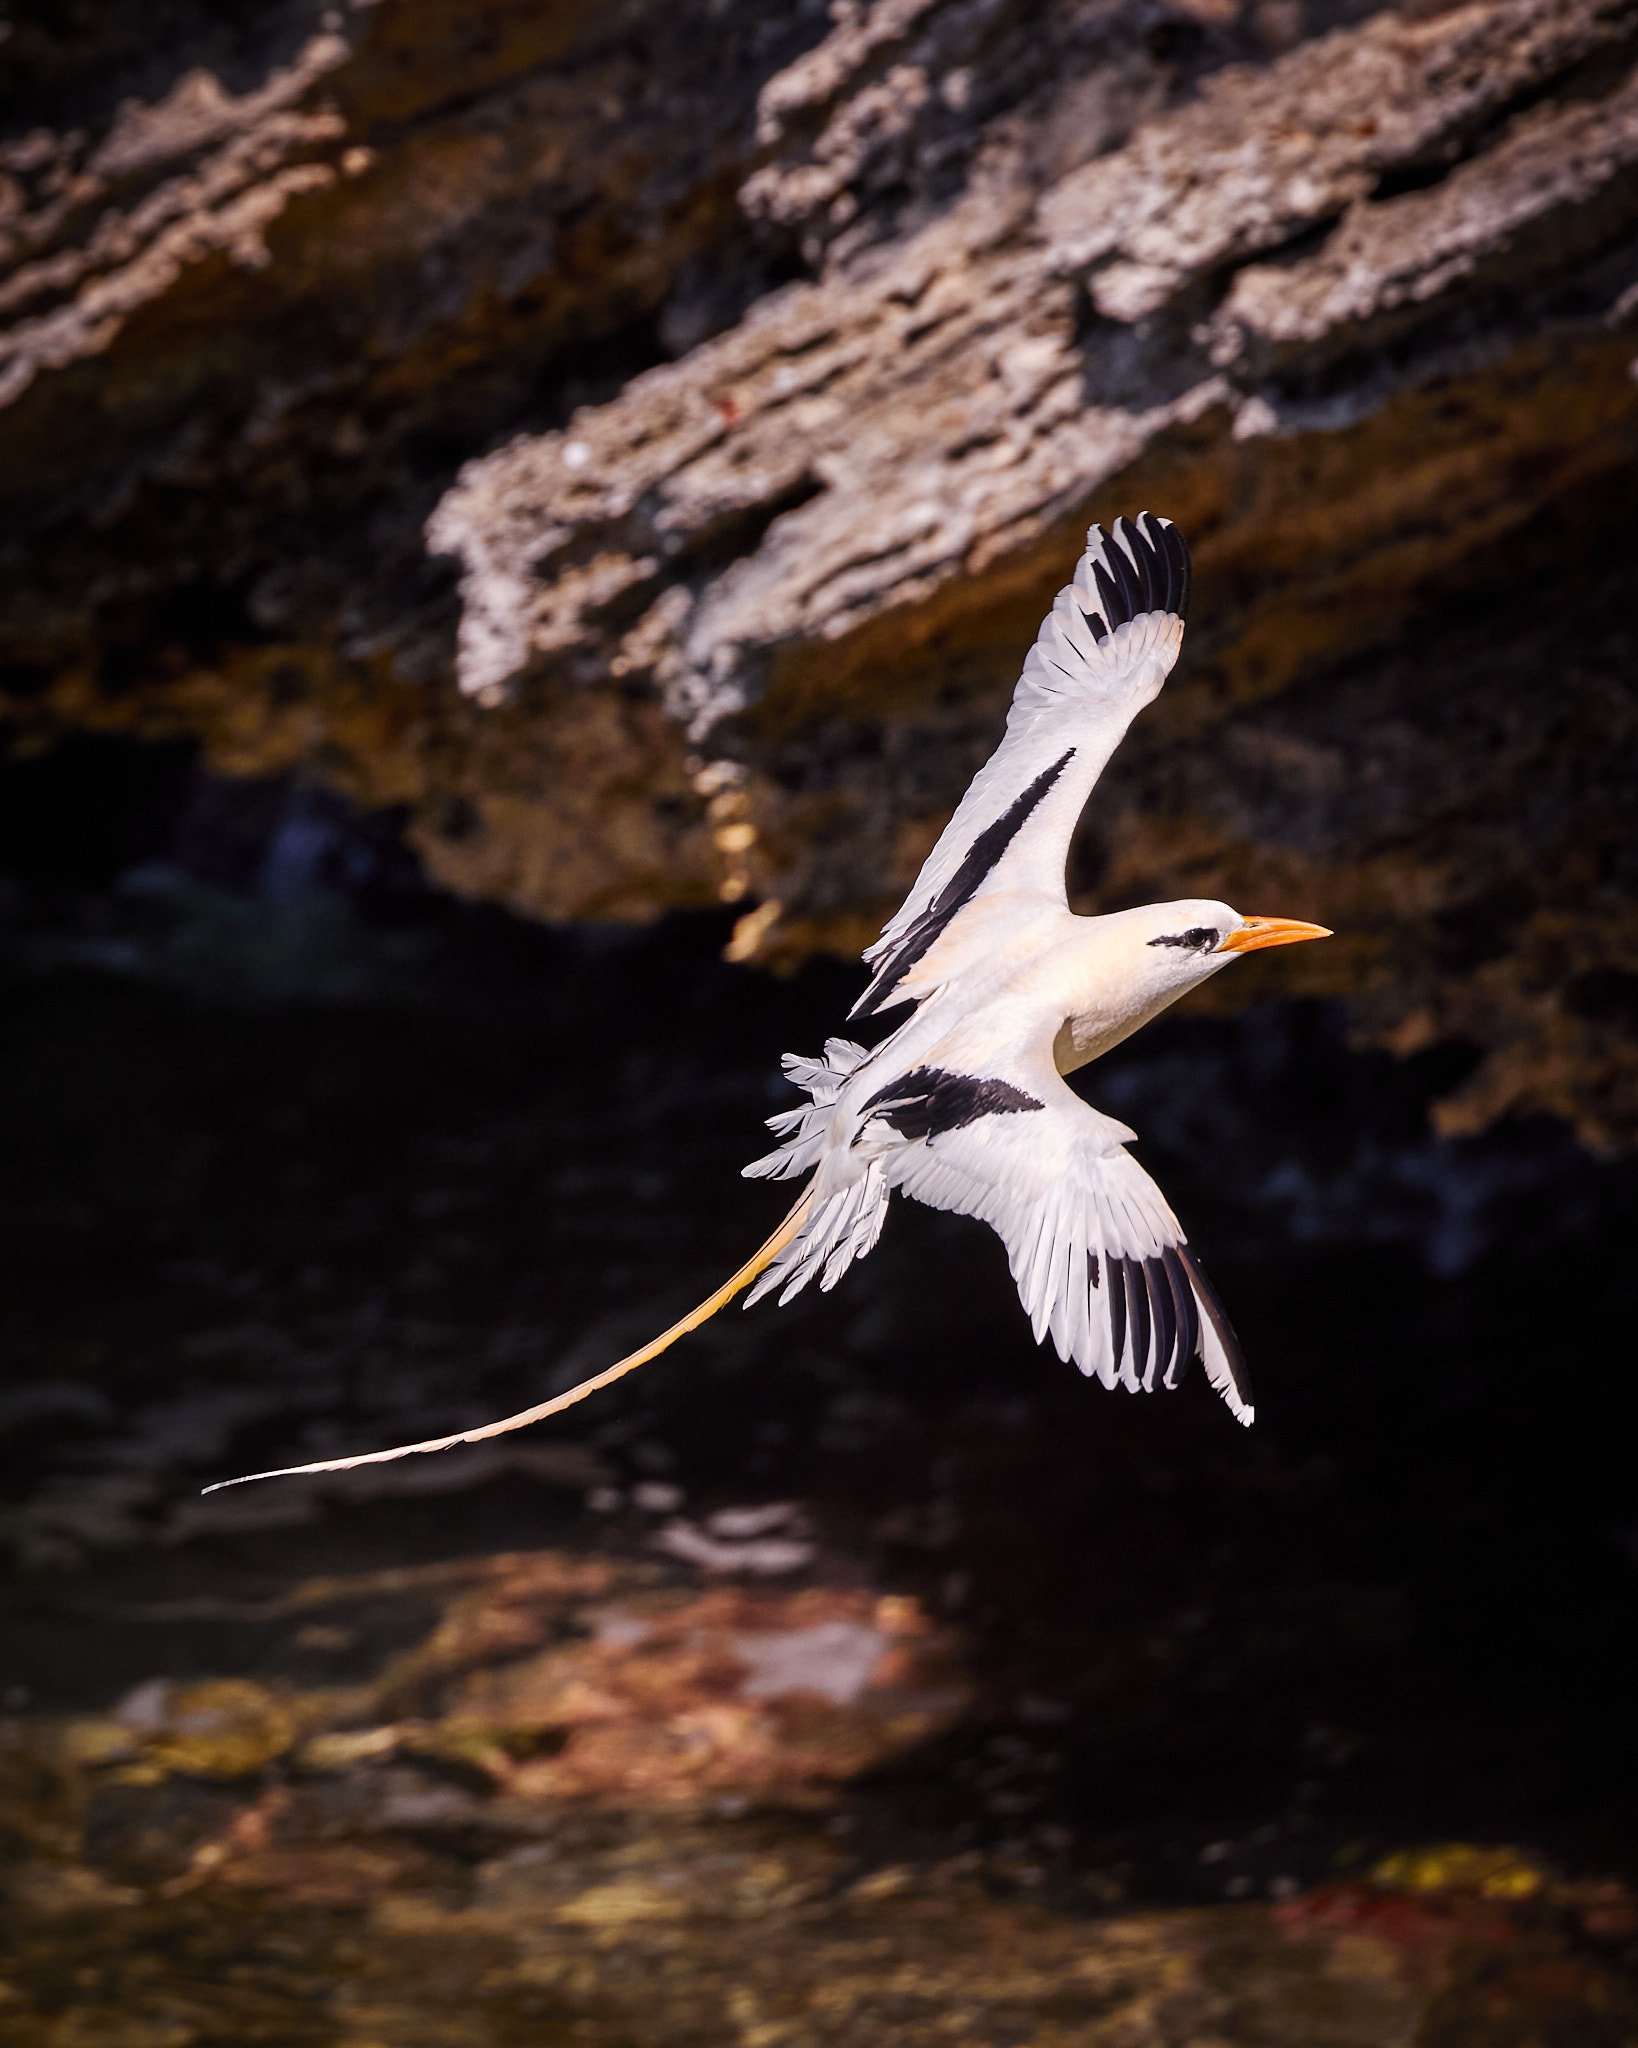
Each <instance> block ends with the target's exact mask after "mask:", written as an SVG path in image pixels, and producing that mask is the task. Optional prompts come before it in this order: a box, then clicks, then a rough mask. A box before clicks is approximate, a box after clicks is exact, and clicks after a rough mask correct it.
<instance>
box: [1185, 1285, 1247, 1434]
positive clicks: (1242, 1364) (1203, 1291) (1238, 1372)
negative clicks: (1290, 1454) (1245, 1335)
mask: <svg viewBox="0 0 1638 2048" xmlns="http://www.w3.org/2000/svg"><path fill="white" fill-rule="evenodd" d="M1177 1256H1178V1258H1179V1259H1180V1260H1181V1261H1182V1264H1183V1269H1184V1271H1185V1272H1186V1273H1187V1274H1188V1276H1189V1280H1190V1283H1191V1285H1192V1286H1193V1288H1194V1293H1195V1298H1196V1299H1197V1300H1198V1302H1199V1304H1200V1306H1201V1308H1202V1309H1203V1310H1204V1311H1205V1316H1206V1320H1207V1322H1209V1323H1210V1324H1211V1326H1212V1329H1213V1330H1214V1331H1215V1332H1216V1334H1217V1341H1218V1343H1219V1344H1221V1345H1222V1347H1223V1356H1224V1358H1225V1359H1226V1360H1227V1361H1228V1374H1229V1378H1230V1379H1231V1380H1232V1381H1233V1382H1234V1391H1235V1392H1236V1393H1237V1394H1238V1395H1239V1397H1240V1399H1241V1400H1242V1401H1243V1402H1244V1403H1245V1404H1246V1406H1247V1407H1248V1408H1249V1407H1250V1406H1251V1382H1250V1380H1249V1379H1248V1378H1247V1376H1246V1361H1245V1356H1244V1354H1243V1353H1242V1351H1241V1349H1240V1340H1239V1338H1238V1337H1236V1336H1235V1334H1234V1325H1233V1324H1232V1323H1231V1322H1230V1321H1229V1319H1228V1317H1227V1316H1226V1315H1225V1314H1224V1313H1223V1304H1222V1303H1221V1302H1220V1301H1219V1300H1218V1299H1217V1290H1216V1289H1215V1288H1214V1287H1213V1286H1212V1284H1211V1282H1210V1281H1209V1280H1208V1279H1207V1278H1206V1276H1205V1274H1204V1273H1203V1272H1202V1271H1201V1270H1200V1265H1199V1261H1198V1260H1197V1259H1196V1258H1195V1257H1194V1254H1193V1253H1192V1252H1191V1251H1190V1250H1189V1248H1188V1246H1187V1245H1183V1244H1180V1245H1179V1246H1178V1247H1177Z"/></svg>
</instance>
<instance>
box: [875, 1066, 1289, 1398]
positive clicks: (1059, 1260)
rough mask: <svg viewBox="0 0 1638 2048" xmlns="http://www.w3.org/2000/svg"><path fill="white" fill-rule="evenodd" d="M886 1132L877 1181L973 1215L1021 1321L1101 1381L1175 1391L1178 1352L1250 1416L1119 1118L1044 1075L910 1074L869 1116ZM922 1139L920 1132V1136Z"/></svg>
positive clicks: (1201, 1294)
mask: <svg viewBox="0 0 1638 2048" xmlns="http://www.w3.org/2000/svg"><path fill="white" fill-rule="evenodd" d="M878 1115H879V1117H880V1119H881V1121H882V1122H885V1123H886V1124H887V1125H888V1126H889V1127H890V1129H892V1130H893V1131H894V1132H895V1133H896V1134H897V1135H898V1136H899V1138H900V1139H904V1140H908V1142H902V1143H899V1144H896V1145H895V1144H889V1145H887V1146H886V1147H885V1148H884V1151H883V1154H882V1161H881V1163H882V1167H883V1171H884V1173H885V1175H886V1178H887V1180H888V1181H889V1183H890V1184H891V1185H892V1186H894V1187H898V1188H902V1189H903V1191H904V1192H905V1193H906V1194H907V1195H914V1196H915V1198H916V1200H917V1201H918V1202H926V1203H927V1204H928V1206H929V1207H931V1208H934V1209H953V1210H955V1211H956V1212H957V1213H958V1214H960V1215H963V1216H976V1217H978V1218H979V1219H980V1220H981V1221H982V1222H985V1223H988V1224H989V1225H990V1227H991V1228H992V1229H993V1230H994V1231H995V1232H996V1234H997V1235H998V1236H999V1237H1000V1239H1001V1241H1002V1243H1003V1244H1004V1245H1005V1246H1006V1248H1007V1258H1008V1260H1009V1262H1010V1264H1011V1267H1012V1277H1013V1279H1014V1280H1015V1281H1016V1282H1017V1285H1018V1292H1019V1295H1020V1297H1021V1299H1022V1301H1023V1304H1024V1307H1025V1309H1026V1310H1027V1311H1028V1314H1029V1318H1030V1322H1031V1323H1032V1324H1033V1326H1034V1329H1035V1340H1036V1342H1037V1343H1040V1342H1041V1340H1042V1339H1043V1338H1044V1337H1045V1336H1047V1335H1048V1334H1050V1335H1051V1338H1052V1341H1053V1343H1054V1345H1056V1347H1057V1350H1058V1355H1059V1356H1060V1357H1061V1358H1064V1359H1073V1361H1074V1362H1075V1364H1076V1365H1078V1366H1079V1367H1080V1369H1081V1371H1082V1372H1084V1373H1088V1374H1095V1375H1096V1376H1097V1378H1098V1379H1100V1380H1101V1381H1102V1382H1103V1384H1104V1385H1105V1386H1106V1387H1115V1386H1121V1387H1126V1388H1129V1389H1130V1390H1132V1391H1133V1392H1136V1391H1138V1390H1139V1389H1142V1390H1144V1391H1147V1390H1149V1389H1151V1388H1153V1387H1154V1385H1155V1384H1156V1381H1157V1380H1158V1381H1159V1382H1160V1383H1161V1384H1162V1385H1164V1386H1168V1387H1171V1386H1175V1385H1176V1384H1177V1380H1178V1376H1179V1375H1180V1374H1181V1372H1182V1371H1183V1369H1184V1367H1185V1366H1186V1365H1187V1364H1188V1362H1189V1360H1190V1359H1191V1358H1198V1359H1199V1360H1200V1362H1201V1364H1202V1365H1203V1366H1204V1368H1205V1372H1206V1377H1207V1379H1208V1380H1210V1382H1211V1384H1212V1385H1213V1386H1214V1387H1215V1388H1216V1389H1217V1391H1218V1392H1219V1393H1220V1394H1221V1395H1222V1397H1223V1399H1224V1400H1225V1401H1226V1402H1227V1403H1228V1405H1229V1407H1230V1409H1231V1410H1232V1411H1233V1412H1234V1414H1235V1415H1236V1416H1238V1417H1239V1419H1240V1421H1242V1422H1245V1423H1249V1422H1250V1421H1251V1420H1252V1414H1253V1410H1252V1406H1251V1395H1250V1391H1249V1389H1248V1386H1247V1383H1246V1376H1245V1362H1244V1360H1243V1359H1242V1357H1241V1355H1240V1347H1239V1344H1238V1343H1237V1342H1236V1340H1235V1336H1234V1332H1233V1330H1232V1329H1231V1328H1230V1326H1229V1321H1228V1318H1227V1317H1226V1316H1225V1315H1224V1313H1223V1311H1222V1308H1221V1306H1220V1305H1219V1303H1218V1300H1217V1296H1216V1294H1215V1293H1214V1292H1213V1290H1212V1287H1211V1283H1210V1282H1209V1281H1208V1280H1207V1278H1206V1276H1205V1274H1204V1273H1202V1272H1201V1270H1200V1267H1199V1265H1198V1264H1197V1263H1196V1261H1195V1258H1194V1255H1193V1254H1192V1253H1191V1252H1190V1250H1189V1248H1188V1243H1187V1240H1186V1239H1185V1238H1184V1235H1183V1232H1182V1230H1181V1229H1180V1228H1179V1226H1178V1221H1177V1218H1176V1217H1175V1216H1174V1215H1173V1214H1172V1212H1171V1210H1170V1209H1169V1208H1168V1207H1167V1204H1166V1198H1165V1196H1164V1195H1162V1194H1161V1192H1160V1190H1159V1188H1157V1187H1156V1186H1155V1184H1154V1182H1153V1181H1152V1180H1151V1179H1150V1178H1149V1176H1148V1174H1147V1173H1145V1172H1144V1170H1143V1168H1142V1167H1141V1166H1139V1164H1138V1163H1137V1161H1136V1160H1135V1159H1134V1158H1133V1157H1132V1156H1131V1154H1130V1153H1129V1152H1127V1150H1126V1149H1125V1148H1126V1145H1127V1143H1128V1142H1130V1141H1131V1139H1132V1138H1133V1136H1134V1133H1133V1132H1131V1131H1129V1130H1128V1129H1127V1128H1126V1126H1125V1125H1124V1124H1119V1123H1116V1122H1115V1120H1114V1119H1113V1118H1112V1117H1106V1116H1101V1115H1100V1114H1099V1113H1098V1111H1097V1110H1095V1109H1090V1108H1088V1107H1087V1105H1086V1104H1085V1103H1084V1102H1082V1101H1081V1099H1080V1098H1079V1096H1077V1095H1076V1094H1075V1093H1074V1092H1073V1090H1072V1089H1070V1088H1068V1087H1066V1086H1065V1084H1064V1082H1063V1081H1062V1080H1061V1079H1060V1078H1059V1076H1058V1075H1057V1074H1056V1073H1055V1072H1050V1071H1048V1072H1041V1073H1037V1072H1035V1071H1034V1070H1033V1068H1032V1070H1031V1071H1030V1072H1028V1073H1023V1072H1019V1073H1016V1074H1008V1075H989V1076H984V1077H982V1078H980V1077H978V1076H962V1075H955V1074H949V1073H943V1072H937V1073H935V1072H933V1071H931V1070H929V1069H921V1070H918V1072H917V1073H916V1074H913V1075H910V1076H907V1077H906V1078H905V1080H904V1081H902V1082H900V1083H899V1084H897V1086H896V1087H895V1089H894V1090H893V1091H892V1095H891V1097H890V1099H889V1100H888V1101H887V1102H886V1103H885V1104H884V1106H883V1108H882V1109H881V1110H880V1111H879V1112H878ZM921 1133H925V1135H919V1134H921Z"/></svg>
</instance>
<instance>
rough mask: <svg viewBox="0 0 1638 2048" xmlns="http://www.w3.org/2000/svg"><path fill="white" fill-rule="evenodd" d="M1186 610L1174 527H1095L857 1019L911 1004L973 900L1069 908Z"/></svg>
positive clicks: (880, 953)
mask: <svg viewBox="0 0 1638 2048" xmlns="http://www.w3.org/2000/svg"><path fill="white" fill-rule="evenodd" d="M1188 602H1189V551H1188V549H1187V548H1186V547H1185V546H1184V544H1183V537H1182V535H1181V534H1180V533H1179V532H1178V531H1177V528H1176V527H1175V526H1173V525H1172V523H1171V521H1170V520H1167V519H1160V518H1157V517H1156V516H1155V515H1154V514H1153V513H1149V512H1141V513H1139V515H1138V517H1137V518H1136V519H1135V520H1132V519H1117V520H1116V521H1115V522H1114V524H1113V526H1112V527H1111V528H1110V531H1109V534H1108V535H1107V536H1106V535H1105V534H1104V532H1103V529H1102V528H1101V527H1098V526H1094V527H1093V528H1092V530H1091V531H1090V532H1089V533H1088V535H1087V537H1086V552H1085V554H1083V555H1082V556H1081V559H1080V561H1079V562H1078V563H1077V564H1076V566H1075V575H1074V579H1073V580H1072V581H1071V582H1070V583H1068V584H1066V585H1065V587H1064V588H1063V589H1062V590H1060V591H1059V593H1058V596H1057V599H1056V600H1055V602H1054V604H1053V607H1052V610H1051V611H1050V612H1049V613H1048V614H1047V617H1046V619H1045V621H1044V622H1043V624H1042V626H1041V631H1040V633H1039V635H1038V636H1037V638H1036V642H1035V645H1034V646H1033V647H1032V648H1031V649H1030V651H1029V656H1028V659H1027V660H1026V661H1025V663H1024V672H1023V674H1022V675H1021V676H1020V677H1019V679H1018V688H1017V689H1016V691H1015V692H1014V693H1013V700H1012V709H1011V711H1010V712H1009V713H1008V714H1007V730H1006V734H1005V737H1004V738H1003V739H1002V741H1001V744H1000V746H999V747H997V748H996V750H995V752H994V753H993V754H992V755H991V756H990V758H989V760H988V761H987V762H986V763H985V764H984V766H983V767H982V768H981V769H980V770H979V772H978V774H977V776H976V777H975V778H974V780H973V784H972V787H971V788H970V789H969V790H968V791H967V794H966V795H965V796H964V797H963V798H962V800H961V803H960V805H959V807H958V808H957V810H956V814H955V816H954V817H953V818H952V819H951V820H950V822H949V824H948V825H946V826H945V828H944V831H943V833H942V835H941V836H940V838H939V842H938V844H937V845H936V846H935V847H934V848H933V850H932V852H931V853H930V854H929V855H928V856H927V859H926V861H925V862H924V863H923V865H922V870H921V873H920V874H919V875H918V876H917V877H916V883H915V887H914V888H913V889H912V890H911V891H910V894H909V895H908V896H907V897H906V898H905V899H904V903H903V906H902V907H901V908H900V910H899V911H898V914H897V915H896V916H895V917H894V918H893V919H892V920H891V921H890V922H889V923H888V925H887V926H886V928H885V929H884V931H883V932H882V935H881V937H880V938H879V939H878V940H877V941H876V943H875V944H874V945H873V946H872V947H871V948H870V949H869V951H868V952H867V953H866V954H865V956H864V957H865V959H866V961H867V962H868V963H869V965H870V966H871V967H873V968H874V970H875V972H874V974H873V975H872V977H871V982H870V986H869V987H868V988H867V989H866V990H865V992H864V994H863V995H862V996H861V997H860V998H859V1000H858V1002H857V1003H855V1004H854V1006H853V1015H854V1016H855V1017H868V1016H871V1015H873V1014H874V1013H875V1012H876V1011H878V1010H882V1009H889V1008H891V1007H892V1005H893V1004H895V1003H901V1002H905V1001H907V1000H909V991H907V990H905V989H903V988H901V986H900V984H901V983H902V982H903V980H904V977H905V975H906V974H907V973H908V972H909V971H910V969H911V968H912V967H914V966H915V964H916V962H917V961H918V960H920V959H921V957H922V955H923V954H924V953H926V952H927V950H928V949H929V947H931V946H932V945H933V944H934V943H935V941H936V940H937V939H938V938H939V936H940V935H941V934H942V933H943V931H944V930H945V928H946V927H947V926H948V925H949V923H950V921H951V919H952V918H953V917H955V915H956V913H957V912H958V911H959V910H960V909H961V908H962V906H963V905H964V904H967V903H970V902H972V900H973V899H974V898H975V897H977V896H981V895H984V894H986V893H987V892H989V891H991V890H994V889H1001V888H1007V889H1034V890H1040V891H1043V892H1053V893H1055V894H1056V896H1057V899H1058V901H1059V902H1060V903H1062V902H1064V901H1065V900H1066V898H1065V890H1064V867H1065V863H1066V861H1067V859H1068V857H1069V841H1070V837H1071V835H1072V834H1073V832H1074V830H1075V823H1076V820H1077V819H1078V818H1079V817H1080V814H1081V811H1082V808H1083V807H1084V805H1085V803H1086V799H1087V797H1088V796H1089V795H1090V794H1091V790H1092V785H1093V784H1094V783H1095V782H1096V781H1097V779H1098V777H1099V776H1100V775H1101V774H1102V773H1103V769H1104V764H1105V762H1107V761H1108V759H1109V756H1110V755H1111V754H1112V753H1113V752H1114V751H1115V749H1116V747H1118V746H1119V745H1120V743H1121V740H1122V739H1123V738H1124V737H1125V734H1126V728H1127V727H1128V726H1129V725H1130V724H1131V722H1132V720H1133V719H1134V718H1135V717H1136V716H1137V714H1138V713H1139V712H1140V711H1141V710H1142V709H1143V707H1144V705H1145V704H1148V703H1150V702H1151V701H1152V700H1153V699H1154V697H1155V696H1156V695H1157V694H1158V692H1159V689H1160V686H1161V684H1162V683H1163V682H1164V681H1165V680H1166V677H1167V675H1168V674H1169V673H1170V671H1171V668H1172V664H1173V663H1174V662H1175V661H1176V660H1177V653H1178V649H1179V647H1180V646H1181V645H1182V641H1183V619H1184V615H1185V613H1186V611H1187V609H1188Z"/></svg>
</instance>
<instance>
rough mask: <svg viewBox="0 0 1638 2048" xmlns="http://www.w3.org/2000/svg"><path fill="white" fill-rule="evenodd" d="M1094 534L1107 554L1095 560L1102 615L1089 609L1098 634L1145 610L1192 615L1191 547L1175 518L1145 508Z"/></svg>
mask: <svg viewBox="0 0 1638 2048" xmlns="http://www.w3.org/2000/svg"><path fill="white" fill-rule="evenodd" d="M1092 533H1093V535H1094V536H1100V535H1101V538H1102V540H1103V548H1102V557H1103V558H1102V559H1101V560H1096V561H1094V562H1093V564H1092V581H1093V584H1094V586H1095V587H1096V589H1097V593H1098V603H1099V605H1100V606H1101V608H1102V617H1101V618H1099V617H1098V616H1097V614H1095V613H1085V617H1086V622H1087V625H1088V626H1089V627H1090V628H1091V631H1092V633H1093V636H1094V638H1096V639H1098V640H1102V639H1104V638H1105V637H1106V636H1107V635H1108V634H1109V633H1110V632H1112V631H1113V630H1114V629H1115V628H1116V627H1117V626H1124V625H1127V624H1128V623H1129V622H1130V621H1131V620H1133V619H1135V618H1139V617H1141V616H1142V614H1143V613H1145V612H1171V613H1172V614H1173V615H1174V616H1175V617H1177V618H1180V619H1181V618H1186V617H1187V616H1188V609H1189V550H1188V548H1187V546H1186V545H1185V543H1184V540H1183V536H1182V535H1181V534H1180V533H1179V532H1178V530H1177V528H1176V527H1175V526H1173V525H1172V523H1171V522H1170V520H1166V519H1160V518H1157V517H1156V515H1155V514H1154V513H1153V512H1140V513H1139V514H1138V516H1137V518H1136V519H1128V518H1126V517H1125V516H1124V515H1122V516H1121V517H1120V518H1118V519H1114V520H1111V521H1110V524H1109V531H1108V532H1107V533H1106V534H1102V533H1101V529H1099V528H1097V527H1094V528H1093V529H1092ZM1083 611H1084V607H1083Z"/></svg>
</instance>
